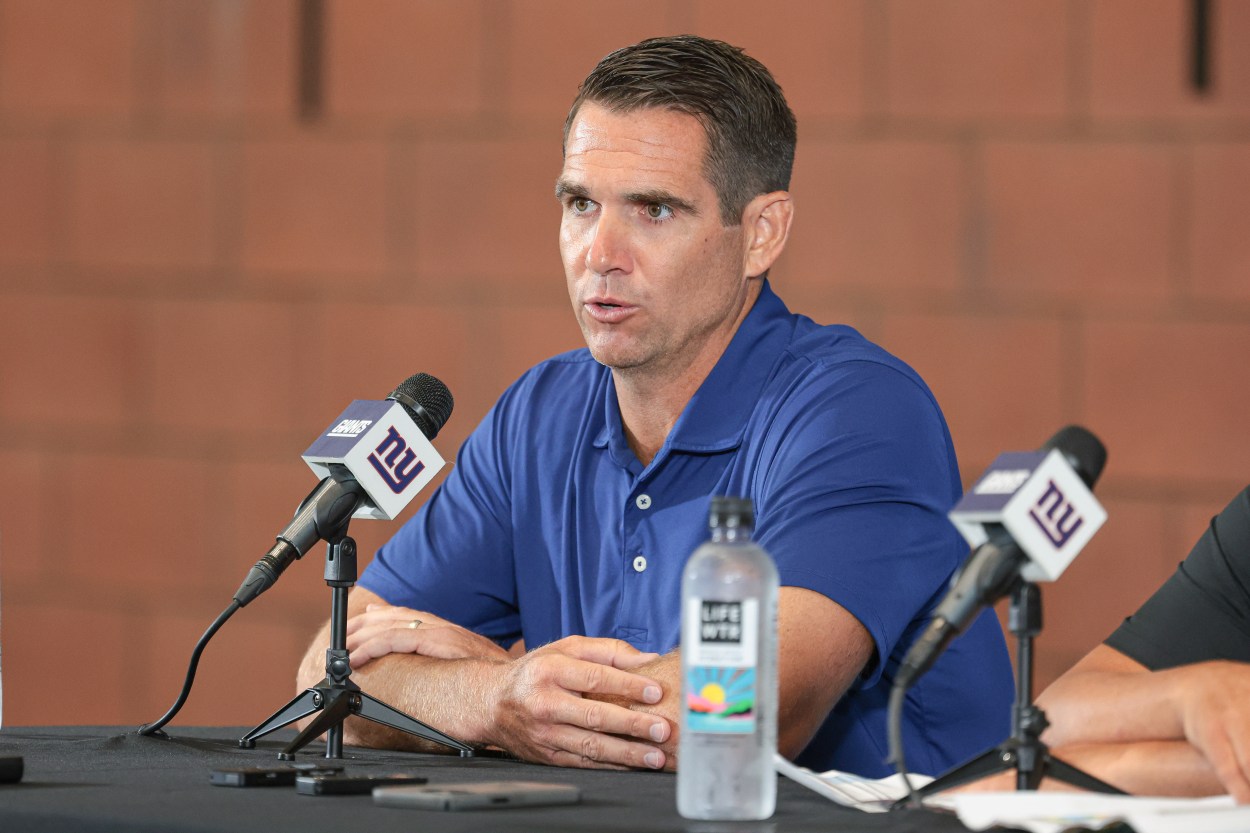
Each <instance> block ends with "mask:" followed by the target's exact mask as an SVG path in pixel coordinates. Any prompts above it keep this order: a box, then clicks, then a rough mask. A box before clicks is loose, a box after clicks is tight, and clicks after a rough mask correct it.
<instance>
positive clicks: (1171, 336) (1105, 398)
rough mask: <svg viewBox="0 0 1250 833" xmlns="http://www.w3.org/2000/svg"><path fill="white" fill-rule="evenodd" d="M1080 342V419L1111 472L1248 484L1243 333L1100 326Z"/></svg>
mask: <svg viewBox="0 0 1250 833" xmlns="http://www.w3.org/2000/svg"><path fill="white" fill-rule="evenodd" d="M1083 344H1084V357H1085V359H1084V362H1083V364H1082V371H1083V372H1082V387H1083V397H1084V401H1085V407H1084V409H1083V410H1084V414H1083V416H1084V417H1085V419H1086V421H1087V426H1088V427H1089V428H1090V429H1091V430H1093V431H1094V432H1095V433H1097V434H1099V436H1101V437H1102V439H1103V442H1105V443H1106V444H1107V448H1108V451H1109V452H1110V461H1109V463H1108V473H1109V474H1111V473H1114V475H1115V476H1116V477H1127V478H1133V477H1136V478H1151V479H1155V480H1159V481H1165V482H1166V481H1174V480H1178V479H1185V478H1193V479H1196V480H1202V479H1206V480H1209V479H1211V478H1228V479H1230V480H1233V481H1237V480H1241V481H1244V480H1245V477H1246V472H1247V471H1250V435H1247V433H1246V431H1245V425H1246V417H1247V414H1250V388H1248V387H1247V386H1246V385H1245V384H1243V383H1242V381H1241V380H1243V379H1244V376H1245V357H1246V356H1248V355H1250V331H1248V330H1247V328H1246V327H1245V326H1244V325H1237V324H1216V323H1208V324H1203V323H1180V322H1178V323H1148V322H1127V321H1126V322H1119V321H1097V322H1091V323H1090V324H1089V325H1087V326H1086V328H1085V334H1084V337H1083Z"/></svg>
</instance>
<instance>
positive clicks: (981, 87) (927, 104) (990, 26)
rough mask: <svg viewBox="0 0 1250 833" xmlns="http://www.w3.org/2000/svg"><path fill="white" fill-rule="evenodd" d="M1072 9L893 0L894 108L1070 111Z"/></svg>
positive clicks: (905, 114) (990, 1)
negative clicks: (1069, 50)
mask: <svg viewBox="0 0 1250 833" xmlns="http://www.w3.org/2000/svg"><path fill="white" fill-rule="evenodd" d="M1068 9H1069V6H1068V4H1064V3H1053V2H1049V1H1048V0H1021V1H1019V2H1013V3H1000V2H997V0H947V2H943V3H917V2H907V0H891V2H890V3H889V4H888V6H887V10H888V18H889V22H888V27H889V28H888V34H887V38H888V49H887V54H886V69H885V72H886V78H887V79H888V112H889V113H890V114H891V115H893V116H896V117H902V118H924V119H935V120H940V121H958V120H966V119H987V120H1002V119H1013V120H1038V119H1052V120H1053V119H1058V118H1060V117H1062V116H1063V115H1064V113H1065V107H1066V85H1067V73H1068V41H1067V30H1068Z"/></svg>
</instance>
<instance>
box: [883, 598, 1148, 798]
mask: <svg viewBox="0 0 1250 833" xmlns="http://www.w3.org/2000/svg"><path fill="white" fill-rule="evenodd" d="M1041 596H1042V591H1041V590H1040V589H1039V588H1038V586H1037V585H1036V584H1034V583H1033V582H1031V581H1025V580H1024V579H1019V580H1017V581H1016V583H1015V585H1014V586H1013V588H1012V591H1011V606H1010V608H1009V611H1008V619H1007V621H1008V629H1009V630H1010V631H1011V633H1012V634H1013V635H1014V636H1015V637H1016V699H1015V704H1014V706H1013V707H1012V713H1011V737H1009V738H1007V740H1005V741H1003V742H1002V743H1001V744H999V745H998V746H996V747H994V748H993V749H990V750H988V751H986V752H983V753H981V754H980V755H978V756H977V757H975V758H973V759H972V760H970V761H967V762H965V763H963V764H960V765H959V766H957V767H955V768H954V769H952V770H950V771H948V772H946V773H945V774H944V775H942V776H941V777H939V778H937V779H936V780H934V781H931V782H929V783H928V784H926V785H925V786H924V787H922V788H920V789H919V790H916V796H917V797H918V798H920V799H923V798H927V797H928V796H930V795H934V794H936V793H939V792H942V791H943V790H947V789H950V788H951V787H957V786H959V785H960V784H966V783H968V782H970V781H976V780H978V779H980V778H984V777H986V776H987V775H996V774H997V773H1000V772H1006V771H1007V770H1012V769H1014V770H1015V771H1016V789H1017V790H1036V789H1037V788H1038V786H1039V785H1040V784H1041V783H1042V778H1044V777H1050V778H1055V779H1057V780H1059V781H1062V782H1063V783H1065V784H1069V785H1071V786H1074V787H1078V788H1080V789H1084V790H1091V791H1093V792H1100V793H1110V794H1113V795H1124V791H1123V790H1120V789H1117V788H1116V787H1113V786H1111V785H1110V784H1108V783H1106V782H1105V781H1101V780H1099V779H1097V778H1095V777H1094V776H1092V775H1090V774H1089V773H1087V772H1085V771H1083V770H1080V769H1078V768H1076V767H1074V766H1072V765H1071V764H1069V763H1067V762H1065V761H1062V760H1060V759H1058V758H1056V757H1054V756H1052V755H1051V754H1050V747H1048V746H1047V745H1046V744H1044V743H1042V740H1041V736H1042V732H1044V731H1045V730H1046V727H1047V726H1049V725H1050V722H1049V721H1047V719H1046V713H1045V712H1044V711H1042V710H1041V709H1039V708H1038V707H1037V706H1036V705H1034V703H1033V639H1034V637H1036V636H1037V635H1038V634H1039V633H1041V632H1042V598H1041ZM906 800H907V799H904V801H906Z"/></svg>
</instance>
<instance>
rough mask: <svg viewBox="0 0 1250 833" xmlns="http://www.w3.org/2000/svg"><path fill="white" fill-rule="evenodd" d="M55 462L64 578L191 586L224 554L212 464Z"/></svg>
mask: <svg viewBox="0 0 1250 833" xmlns="http://www.w3.org/2000/svg"><path fill="white" fill-rule="evenodd" d="M58 470H60V471H62V472H63V479H61V480H59V481H57V483H56V485H55V487H54V488H55V492H56V495H57V501H58V506H60V507H61V508H62V512H63V516H62V517H63V523H64V528H63V530H62V532H61V539H60V540H61V541H62V546H63V548H64V549H63V551H61V552H59V553H58V562H59V563H60V565H61V571H62V573H63V577H64V578H65V579H66V580H72V581H76V582H84V583H89V584H93V585H95V586H97V587H99V588H100V589H101V590H102V591H103V590H105V589H108V588H113V589H115V590H127V591H130V590H134V589H136V588H142V589H143V590H145V591H153V590H160V589H161V588H163V587H177V588H178V589H179V590H180V591H182V592H188V591H190V592H193V591H194V590H195V589H196V588H204V587H205V586H206V585H207V581H206V579H207V578H208V576H210V575H211V573H212V569H213V564H214V562H215V561H216V559H217V558H219V549H218V548H217V546H216V545H215V543H214V542H215V540H216V534H215V531H214V522H215V517H216V511H217V510H216V506H217V504H216V501H215V499H214V496H213V488H212V486H213V483H212V469H211V468H210V467H209V466H208V465H207V464H205V463H203V462H200V461H196V460H185V459H176V458H161V457H139V456H129V455H121V454H78V455H74V456H72V457H68V458H65V459H64V460H63V461H62V462H60V464H59V469H58ZM243 572H246V570H244V571H243ZM240 578H242V572H241V573H240ZM236 586H237V585H236ZM233 590H234V588H230V592H233ZM227 601H228V599H227ZM222 606H223V607H224V606H225V604H224V603H223V605H222Z"/></svg>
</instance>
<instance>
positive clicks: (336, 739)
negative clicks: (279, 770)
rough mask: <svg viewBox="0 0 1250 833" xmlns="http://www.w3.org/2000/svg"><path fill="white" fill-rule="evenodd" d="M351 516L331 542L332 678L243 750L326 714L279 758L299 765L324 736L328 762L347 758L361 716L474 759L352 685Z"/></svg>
mask: <svg viewBox="0 0 1250 833" xmlns="http://www.w3.org/2000/svg"><path fill="white" fill-rule="evenodd" d="M350 520H351V518H350V517H348V518H347V519H346V520H344V521H343V524H342V525H341V526H340V527H339V528H338V529H337V530H336V531H335V534H334V535H333V536H329V537H327V540H326V569H325V580H326V584H328V585H330V589H331V596H332V598H331V613H330V648H329V650H327V651H326V676H325V679H323V680H322V681H321V682H320V683H318V684H317V685H316V686H314V687H312V688H309V689H305V690H304V691H303V692H302V693H300V694H298V695H297V696H296V697H295V698H294V699H293V700H291V701H290V702H289V703H287V704H286V705H285V706H283V707H282V708H281V709H279V710H278V711H277V712H275V713H274V715H273V716H272V717H270V718H269V719H268V720H266V721H265V722H264V723H261V724H260V725H259V726H257V727H256V728H255V729H253V730H252V731H250V732H248V733H247V734H246V735H244V736H243V737H242V738H240V739H239V746H241V747H242V748H244V749H252V748H253V747H255V746H256V740H257V739H258V738H261V737H263V736H265V735H267V734H269V733H270V732H275V731H277V730H278V729H281V728H282V727H283V726H286V725H288V724H290V723H294V722H295V721H296V720H299V719H300V718H303V717H307V716H308V715H310V714H313V713H314V712H320V714H318V715H317V717H316V718H314V719H313V721H312V722H311V723H309V724H308V726H306V727H305V728H304V730H303V731H301V732H300V733H299V734H298V735H296V736H295V739H294V740H292V741H291V742H290V743H289V744H287V745H286V747H285V748H284V749H283V750H282V751H281V752H279V753H278V759H279V760H283V761H292V760H295V753H296V752H298V751H299V750H300V749H303V748H304V747H305V746H307V745H308V743H310V742H311V741H312V740H314V739H315V738H317V737H319V736H320V735H322V734H323V733H324V734H325V735H326V753H325V757H327V758H342V757H343V721H344V720H346V719H347V718H348V717H350V716H352V715H359V716H361V717H363V718H366V719H368V720H372V721H373V722H375V723H381V724H382V725H384V726H390V727H391V728H393V729H398V730H400V731H403V732H407V733H408V734H411V735H416V736H417V737H420V738H425V739H426V740H429V741H433V742H434V743H439V744H442V745H443V746H448V747H451V748H452V749H455V750H457V751H459V752H460V756H461V757H465V758H467V757H472V755H473V748H472V747H470V746H468V745H466V744H464V743H461V742H460V741H458V740H456V739H455V738H453V737H451V736H449V735H445V734H443V733H442V732H440V731H438V730H437V729H435V728H433V727H432V726H428V725H426V724H425V723H422V722H421V721H420V720H417V719H416V718H414V717H410V716H409V715H407V714H405V713H404V712H401V711H400V710H399V709H396V708H395V707H393V706H389V705H387V704H386V703H383V702H382V701H381V700H378V699H377V698H375V697H372V696H370V695H369V694H366V693H365V692H364V691H362V690H361V689H360V686H358V685H356V684H355V683H353V682H352V681H351V679H350V678H351V674H352V666H351V663H350V662H349V661H348V651H347V591H348V589H349V588H351V586H352V585H354V584H355V583H356V577H357V570H356V541H355V540H354V539H352V538H350V537H349V536H348V535H347V524H348V523H349V522H350Z"/></svg>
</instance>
